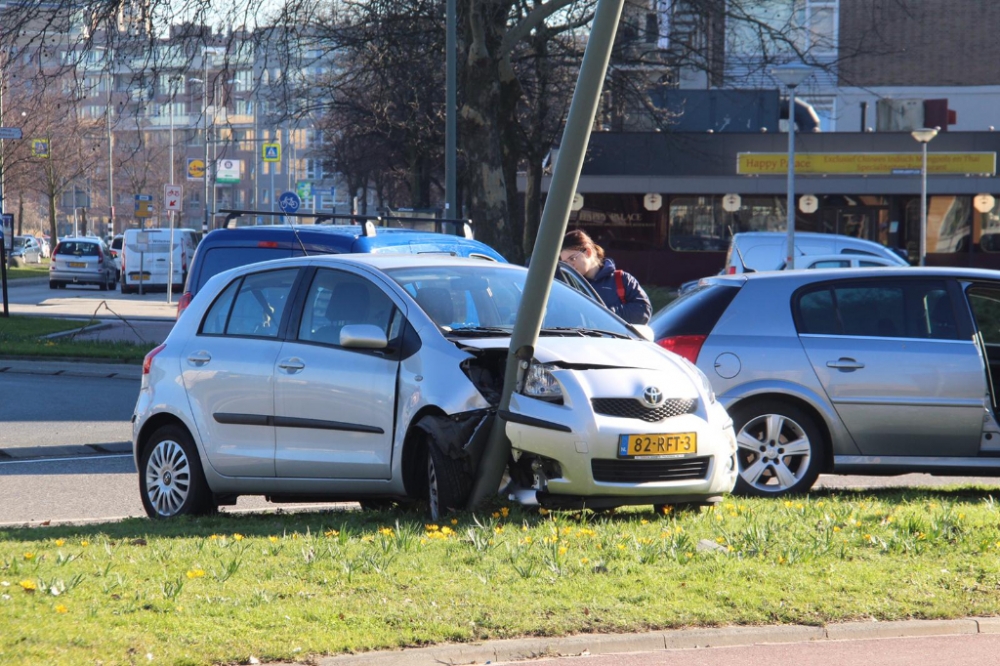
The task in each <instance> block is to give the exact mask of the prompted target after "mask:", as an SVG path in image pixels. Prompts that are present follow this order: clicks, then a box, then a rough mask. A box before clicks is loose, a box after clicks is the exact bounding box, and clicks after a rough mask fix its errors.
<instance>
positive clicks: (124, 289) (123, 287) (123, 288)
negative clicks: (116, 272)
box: [121, 282, 132, 294]
mask: <svg viewBox="0 0 1000 666" xmlns="http://www.w3.org/2000/svg"><path fill="white" fill-rule="evenodd" d="M121 292H122V293H123V294H131V293H132V288H131V287H129V286H127V285H126V284H125V283H124V282H122V283H121Z"/></svg>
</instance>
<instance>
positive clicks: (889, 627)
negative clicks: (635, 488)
mask: <svg viewBox="0 0 1000 666" xmlns="http://www.w3.org/2000/svg"><path fill="white" fill-rule="evenodd" d="M998 633H1000V618H995V617H988V618H966V619H961V620H902V621H890V622H846V623H843V624H830V625H826V626H822V627H809V626H802V625H778V626H767V627H723V628H719V629H678V630H675V631H666V632H663V631H657V632H649V633H644V634H580V635H576V636H567V637H564V638H522V639H511V640H499V641H489V642H486V643H469V644H445V645H439V646H434V647H427V648H416V649H410V650H384V651H379V652H369V653H365V654H354V655H342V656H336V657H324V658H321V659H319V660H318V661H317V662H316V663H318V664H319V666H383V665H384V664H388V663H391V664H393V665H394V666H440V665H441V664H454V665H458V664H490V663H497V662H511V661H524V660H529V659H539V658H554V657H571V656H583V655H595V654H616V653H627V652H658V651H660V650H684V649H691V648H707V647H733V646H739V645H754V644H758V643H802V642H810V641H833V640H837V641H843V640H871V639H876V638H914V637H921V636H949V635H962V634H998Z"/></svg>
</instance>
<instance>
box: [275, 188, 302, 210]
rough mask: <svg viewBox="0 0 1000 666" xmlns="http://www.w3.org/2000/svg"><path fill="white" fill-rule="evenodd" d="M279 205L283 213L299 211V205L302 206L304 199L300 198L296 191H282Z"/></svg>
mask: <svg viewBox="0 0 1000 666" xmlns="http://www.w3.org/2000/svg"><path fill="white" fill-rule="evenodd" d="M278 205H279V206H280V207H281V212H283V213H297V212H299V207H300V206H302V199H299V195H298V194H296V193H295V192H292V191H288V192H282V193H281V196H280V197H278Z"/></svg>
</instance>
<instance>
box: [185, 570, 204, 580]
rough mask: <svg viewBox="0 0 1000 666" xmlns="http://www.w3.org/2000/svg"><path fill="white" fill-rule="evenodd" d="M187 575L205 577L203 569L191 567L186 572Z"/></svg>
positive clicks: (189, 576)
mask: <svg viewBox="0 0 1000 666" xmlns="http://www.w3.org/2000/svg"><path fill="white" fill-rule="evenodd" d="M187 577H188V578H204V577H205V570H204V569H191V570H190V571H188V572H187Z"/></svg>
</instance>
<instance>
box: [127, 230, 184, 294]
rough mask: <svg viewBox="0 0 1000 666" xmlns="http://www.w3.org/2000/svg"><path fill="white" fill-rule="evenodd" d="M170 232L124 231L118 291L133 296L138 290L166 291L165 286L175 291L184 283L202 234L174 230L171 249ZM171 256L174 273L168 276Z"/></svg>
mask: <svg viewBox="0 0 1000 666" xmlns="http://www.w3.org/2000/svg"><path fill="white" fill-rule="evenodd" d="M170 234H171V232H170V229H126V230H125V233H124V234H123V235H122V236H123V237H122V251H121V253H120V255H119V261H120V270H121V277H122V281H121V291H122V293H123V294H132V293H135V292H136V291H138V290H139V285H140V284H141V285H142V287H143V289H144V290H150V289H159V290H163V291H166V289H167V284H168V282H170V283H172V284H173V285H174V286H175V287H176V288H177V289H180V288H181V287H182V286H183V285H184V281H185V280H186V279H187V272H188V262H190V261H191V259H192V258H193V257H194V251H195V248H196V247H198V242H199V241H200V240H201V232H200V231H195V230H194V229H174V230H173V238H174V240H173V245H171V242H170ZM171 253H173V267H172V268H173V273H171V272H170V271H171V256H170V255H171Z"/></svg>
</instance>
